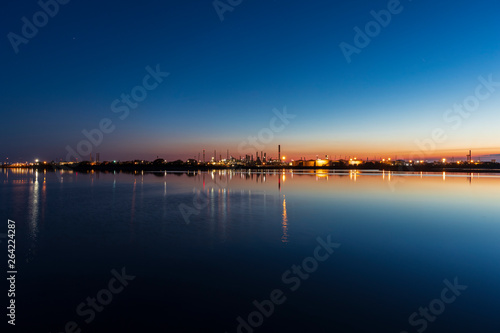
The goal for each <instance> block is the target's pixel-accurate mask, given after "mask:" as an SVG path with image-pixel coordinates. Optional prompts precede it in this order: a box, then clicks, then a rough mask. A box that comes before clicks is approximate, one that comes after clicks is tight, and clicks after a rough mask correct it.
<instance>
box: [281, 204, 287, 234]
mask: <svg viewBox="0 0 500 333" xmlns="http://www.w3.org/2000/svg"><path fill="white" fill-rule="evenodd" d="M282 216H283V222H282V224H281V225H282V228H283V236H282V237H281V241H282V242H283V243H288V216H287V214H286V198H285V195H283V215H282Z"/></svg>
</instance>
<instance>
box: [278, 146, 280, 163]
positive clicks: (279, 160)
mask: <svg viewBox="0 0 500 333" xmlns="http://www.w3.org/2000/svg"><path fill="white" fill-rule="evenodd" d="M278 160H279V161H280V162H281V145H278Z"/></svg>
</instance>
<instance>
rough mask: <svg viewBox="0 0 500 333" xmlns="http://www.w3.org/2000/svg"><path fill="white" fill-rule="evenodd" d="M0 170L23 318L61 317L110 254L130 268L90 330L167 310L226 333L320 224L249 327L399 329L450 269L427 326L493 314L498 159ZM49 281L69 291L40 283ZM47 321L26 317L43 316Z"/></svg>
mask: <svg viewBox="0 0 500 333" xmlns="http://www.w3.org/2000/svg"><path fill="white" fill-rule="evenodd" d="M0 184H1V185H2V186H1V187H0V194H1V199H2V200H0V211H2V212H5V214H6V217H7V218H10V219H13V220H15V221H16V228H17V229H16V233H17V235H16V236H17V237H18V238H17V239H18V242H19V243H18V244H19V248H18V249H17V251H18V252H16V255H18V256H19V258H23V259H24V258H27V260H23V261H24V262H23V264H25V267H22V271H23V272H29V274H28V273H26V274H23V275H22V276H21V275H20V279H24V280H22V281H20V282H22V286H23V290H24V291H25V293H24V295H25V296H23V295H22V294H20V296H19V298H20V299H19V300H20V303H22V304H25V305H24V306H25V308H23V311H24V312H25V313H29V314H30V315H32V316H34V317H36V320H35V319H34V320H30V321H29V323H44V321H47V319H46V318H51V320H50V321H51V325H56V326H61V327H62V326H63V325H64V323H65V322H67V320H68V317H67V316H66V315H65V316H60V317H56V318H54V320H52V319H53V315H52V314H54V313H55V314H57V313H65V314H66V312H64V311H65V309H67V308H68V307H72V308H73V309H74V307H75V305H76V304H79V303H80V302H82V297H84V296H86V295H88V294H89V292H93V293H94V294H95V291H97V290H100V288H103V283H104V282H106V281H108V280H109V271H110V269H112V268H116V267H122V265H123V266H126V267H127V272H129V269H130V272H131V274H134V275H135V274H137V280H134V281H133V287H131V288H130V289H127V291H126V295H125V292H124V297H123V298H121V295H120V300H118V298H117V299H116V307H115V303H113V307H109V308H106V311H104V312H103V313H102V314H99V316H100V317H99V318H102V319H99V320H96V322H94V323H92V325H94V326H92V327H88V331H92V332H99V331H100V330H98V329H95V328H96V327H98V325H99V323H98V322H101V323H102V322H106V321H107V320H108V318H121V320H120V322H123V323H125V325H126V324H128V320H129V318H144V317H148V318H150V320H151V321H155V320H156V319H158V320H161V321H162V323H163V324H164V323H165V318H166V317H165V316H166V314H165V309H169V311H168V316H169V317H168V323H169V324H170V323H174V324H173V325H177V326H182V327H183V331H185V332H224V331H228V332H229V331H231V332H234V331H236V329H234V327H235V326H236V325H237V324H236V320H235V318H238V316H246V315H245V314H248V313H251V311H254V310H255V307H254V306H253V303H252V302H253V300H256V299H257V300H264V297H268V295H269V291H271V290H275V289H276V288H280V290H283V291H285V290H287V291H288V289H287V288H288V287H289V286H288V285H283V283H282V282H283V281H282V280H281V277H282V274H283V272H286V271H287V270H290V269H291V267H293V266H292V265H300V263H303V262H306V261H305V258H308V257H310V258H312V257H311V256H314V255H315V254H314V252H313V251H314V249H315V247H316V246H317V244H318V243H317V238H318V237H321V238H322V239H326V238H325V237H327V236H328V235H331V238H332V242H339V243H342V247H341V249H340V250H339V251H338V253H336V254H335V256H332V259H328V260H326V261H324V262H321V263H318V264H319V265H320V266H319V267H318V270H317V271H314V272H311V273H310V274H311V277H310V279H308V280H307V281H306V280H305V279H304V280H302V281H301V282H302V283H303V285H304V287H301V289H300V292H298V293H287V294H286V297H287V299H288V300H287V303H286V304H285V305H282V306H281V307H280V308H279V311H278V308H276V313H275V315H274V316H272V317H271V318H266V320H268V321H266V324H265V325H266V326H265V328H264V327H262V332H285V331H286V332H288V331H290V332H294V331H296V332H327V331H331V329H332V323H335V325H336V326H335V327H341V328H342V329H339V331H340V332H400V331H401V329H404V328H405V327H407V326H408V316H409V315H410V314H411V313H412V312H414V311H416V309H418V307H419V306H424V305H425V304H429V303H428V302H429V300H431V299H433V298H435V297H437V296H439V294H436V292H439V288H441V285H442V281H443V280H444V279H449V280H450V281H453V278H454V277H455V276H458V280H459V281H460V282H461V283H464V284H467V285H469V286H470V288H469V289H467V290H466V292H464V296H463V298H462V297H461V298H460V300H459V301H457V302H455V303H453V304H450V306H449V307H448V304H447V305H446V315H445V316H442V317H440V318H439V320H436V321H435V322H433V323H432V330H433V331H435V332H452V331H453V332H475V331H478V330H477V329H474V328H475V327H467V329H464V327H463V326H464V322H463V321H462V322H460V320H461V319H462V317H466V316H460V314H462V313H465V314H470V313H473V314H474V319H477V320H478V321H476V322H475V323H474V324H477V322H481V324H484V323H487V324H491V327H495V329H496V328H497V325H498V324H497V319H496V318H497V313H496V312H498V311H497V309H498V306H497V304H498V299H500V288H499V287H498V279H499V278H500V267H499V266H498V253H499V252H500V242H499V241H498V240H499V239H500V223H498V202H499V199H500V175H498V174H480V175H479V174H477V173H475V174H465V173H464V174H455V173H450V172H446V173H445V172H440V173H422V172H417V173H399V172H378V171H359V170H336V171H326V170H321V171H317V172H314V171H312V170H293V171H283V170H276V171H268V172H249V171H235V170H221V171H213V172H212V171H211V172H192V171H191V172H158V173H147V172H146V173H143V172H137V173H130V174H125V173H122V172H113V173H97V172H94V173H77V172H73V173H72V172H69V171H67V170H61V171H59V172H58V171H56V172H46V173H45V172H44V173H43V174H42V172H36V171H33V170H3V171H2V172H0ZM181 205H184V206H185V207H186V210H185V211H184V214H185V215H187V216H188V218H189V220H188V221H189V222H190V223H187V222H186V220H185V219H184V216H183V213H182V212H181V210H180V207H181ZM16 243H17V242H16ZM321 253H324V252H321ZM26 261H27V262H26ZM308 274H309V273H308ZM83 277H84V278H83ZM103 281H104V282H103ZM94 282H95V283H94ZM92 283H94V284H93V285H92ZM89 284H90V285H89ZM41 286H47V290H42V289H43V287H41ZM61 286H65V287H67V289H63V290H66V291H67V292H61V293H58V292H53V290H57V288H60V287H61ZM42 291H43V292H44V294H43V296H40V293H41V292H42ZM71 292H73V295H72V296H71ZM160 292H161V294H163V295H165V296H164V297H158V295H159V294H160ZM47 295H50V297H49V298H50V299H51V300H52V299H53V301H52V303H51V304H50V306H47V301H48V298H47ZM68 295H70V296H68ZM127 297H129V300H130V299H133V300H144V302H142V301H141V302H136V301H131V302H129V303H127ZM121 302H123V303H121ZM425 302H427V303H425ZM136 303H141V304H137V305H136ZM144 304H148V305H150V306H148V307H144ZM125 308H127V309H130V310H128V311H127V310H124V309H125ZM113 309H119V310H116V311H118V313H113V312H112V311H114V310H113ZM478 309H480V310H481V311H477V310H478ZM191 310H193V311H191ZM120 311H124V312H123V313H122V312H120ZM111 313H113V314H111ZM193 313H195V314H196V316H197V317H196V318H198V316H202V318H201V319H200V320H196V321H194V320H192V318H193ZM106 316H109V317H106ZM214 318H215V319H214ZM220 318H222V319H220ZM447 318H448V319H447ZM30 319H31V318H30ZM111 321H112V320H110V322H111ZM26 322H28V321H26ZM53 322H56V324H53ZM113 323H114V322H113ZM353 323H355V326H353ZM141 324H143V323H141ZM155 324H156V322H155ZM337 324H338V325H337ZM495 325H496V326H495ZM46 326H47V327H45V326H44V327H36V329H28V330H24V331H26V332H50V331H54V327H48V326H49V325H46ZM448 326H449V327H448ZM207 327H208V328H207ZM297 327H298V328H297ZM311 327H314V329H311ZM231 329H232V330H231ZM107 331H113V330H107ZM114 331H118V330H116V329H115V330H114ZM121 331H126V329H125V330H121ZM259 331H260V330H259ZM480 331H481V332H486V331H492V332H493V331H494V330H480ZM429 332H430V330H429Z"/></svg>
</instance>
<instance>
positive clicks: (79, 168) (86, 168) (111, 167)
mask: <svg viewBox="0 0 500 333" xmlns="http://www.w3.org/2000/svg"><path fill="white" fill-rule="evenodd" d="M0 168H2V169H33V170H46V171H49V172H51V171H55V170H68V171H75V172H82V173H87V172H91V171H102V172H113V171H114V172H125V173H128V172H137V171H146V172H155V171H156V172H163V171H167V172H168V171H186V172H188V171H211V170H236V171H248V170H252V171H282V170H308V171H309V170H312V171H315V170H316V171H318V170H326V171H351V170H358V171H374V172H382V171H391V172H450V173H500V166H499V167H496V168H495V167H493V168H492V167H491V166H487V165H485V166H484V167H481V166H478V165H474V167H469V168H464V167H462V166H460V167H458V166H456V167H450V166H444V167H443V166H441V167H437V166H435V165H428V166H426V165H422V166H413V167H408V166H395V165H393V166H390V165H383V166H376V165H365V166H356V167H355V166H330V167H303V166H236V167H227V166H213V165H210V166H199V165H198V166H156V165H129V164H125V165H119V164H106V165H72V166H65V165H52V164H45V165H44V164H42V165H37V166H10V165H9V166H6V165H3V166H0Z"/></svg>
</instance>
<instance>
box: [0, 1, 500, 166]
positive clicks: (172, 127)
mask: <svg viewBox="0 0 500 333" xmlns="http://www.w3.org/2000/svg"><path fill="white" fill-rule="evenodd" d="M224 2H225V1H224ZM401 5H402V6H403V8H404V9H403V10H402V12H401V13H400V14H397V15H394V16H393V17H392V21H391V23H390V24H389V25H388V26H387V27H385V28H382V30H381V32H380V34H379V35H377V36H376V37H374V38H373V39H372V41H371V43H370V44H369V45H368V46H367V47H366V48H364V49H362V50H361V53H360V54H354V55H353V56H352V62H351V63H350V64H349V63H347V61H346V59H345V58H344V56H343V54H342V51H341V49H340V48H339V44H340V43H341V42H347V43H349V44H353V39H354V35H355V32H354V30H353V28H354V27H355V26H359V27H361V28H364V26H365V24H366V23H368V22H369V21H371V20H373V18H372V17H371V15H370V11H371V10H375V11H379V10H382V9H385V8H387V1H349V2H348V3H345V2H337V1H326V0H320V1H314V2H305V1H285V0H275V1H243V2H242V3H241V4H240V5H238V6H236V7H235V8H234V10H233V11H232V12H226V13H224V21H222V22H221V21H220V19H219V16H218V15H217V13H216V11H215V9H214V7H213V5H212V1H192V0H185V1H159V0H158V1H154V0H143V1H127V2H126V3H123V2H118V1H107V2H106V3H101V2H98V1H85V2H81V1H80V2H79V1H71V2H69V3H68V4H66V5H64V6H61V8H60V11H59V13H58V14H57V15H56V16H55V17H53V18H51V19H50V20H49V22H48V24H47V25H46V26H44V27H41V28H40V29H39V32H38V34H37V35H36V36H35V37H34V38H32V39H31V40H30V41H29V42H28V44H25V45H24V44H22V45H20V46H19V53H18V54H15V52H14V51H13V48H12V46H11V43H10V42H9V40H8V38H7V34H8V33H9V32H14V33H17V34H20V33H21V27H22V25H23V23H22V22H21V18H22V17H23V16H26V17H28V18H29V19H30V20H31V18H32V16H33V14H34V13H36V12H37V11H39V10H40V7H39V6H38V4H37V2H36V1H27V0H20V1H16V2H9V3H8V4H6V5H4V9H3V10H2V14H0V15H1V20H0V26H1V28H2V31H3V32H4V37H3V39H2V43H1V50H0V60H1V61H0V63H1V65H0V66H1V68H2V94H1V97H0V103H1V112H2V122H1V124H2V126H1V131H0V161H4V160H5V158H6V157H9V160H10V161H25V160H27V161H30V160H33V159H34V158H40V159H45V160H52V159H54V160H56V159H57V160H58V159H60V158H63V159H64V158H65V156H67V151H66V146H68V145H69V146H71V147H73V149H76V147H77V144H78V143H79V142H80V141H81V140H84V139H85V137H84V136H83V134H82V130H83V129H86V130H91V129H93V128H97V127H98V126H99V122H100V120H101V119H103V118H109V119H111V120H112V122H113V124H114V125H115V130H114V131H113V132H112V133H109V134H104V136H103V140H102V143H101V144H100V145H99V146H97V147H95V146H94V147H92V153H96V152H99V153H100V154H101V160H113V159H117V160H126V159H134V158H139V159H150V160H151V159H154V158H156V156H157V155H159V156H160V157H164V158H167V159H169V160H171V159H176V158H182V159H185V158H192V157H193V156H195V155H197V154H198V153H199V152H201V151H202V149H206V150H207V152H210V153H207V156H211V155H213V153H212V152H213V150H214V149H216V150H217V151H218V152H221V153H222V154H223V156H225V152H226V149H229V150H230V152H231V154H232V155H235V156H239V155H242V154H244V153H245V152H244V151H241V150H240V151H239V150H238V146H239V144H240V143H242V142H244V141H245V140H246V139H247V137H248V136H250V135H254V136H256V135H257V134H258V133H259V132H260V131H261V130H262V129H263V128H266V127H269V122H270V121H271V119H272V118H273V117H274V113H273V111H272V110H273V109H274V108H276V109H279V110H282V109H283V107H285V106H286V108H287V111H288V113H290V114H294V115H296V117H295V118H294V119H291V120H290V123H289V124H287V125H286V126H285V129H284V130H283V131H281V132H280V133H275V134H274V137H273V140H272V141H271V142H269V143H268V144H266V145H265V149H264V150H265V151H267V152H268V156H276V146H277V145H278V144H281V145H282V150H283V154H285V155H287V156H288V157H290V158H298V157H299V156H305V157H315V156H316V155H317V154H318V155H325V154H329V155H331V156H332V157H333V156H334V155H337V157H338V156H340V155H341V156H344V155H347V156H359V157H360V158H366V157H370V158H373V157H375V156H377V157H379V156H384V157H387V156H392V157H395V155H398V157H406V158H407V157H409V155H410V154H411V153H412V152H418V151H419V147H418V145H417V144H416V143H415V140H420V141H422V140H426V139H429V138H431V133H432V131H433V130H434V129H435V128H442V129H443V131H444V133H445V134H446V135H447V139H446V140H444V142H441V143H437V144H435V147H432V149H428V151H427V152H426V155H425V156H426V157H429V158H430V157H441V156H446V157H449V156H455V157H461V158H465V154H466V152H467V150H468V149H473V150H474V152H475V153H476V155H477V154H481V155H487V154H498V153H500V136H499V135H498V133H499V131H498V129H499V127H500V87H498V88H497V89H498V91H495V92H493V93H492V94H491V96H490V97H489V98H488V99H486V100H484V101H481V104H480V106H479V108H478V109H477V110H476V111H475V112H473V113H472V114H471V116H470V117H469V118H467V119H463V121H462V122H461V124H460V126H458V128H453V127H452V125H453V124H455V123H450V122H446V121H444V119H443V114H444V113H445V111H446V110H447V109H449V108H451V107H452V106H453V105H454V104H455V103H462V102H463V100H464V99H465V98H467V97H468V96H470V95H473V94H474V91H475V88H476V86H478V84H479V81H478V77H479V76H483V77H485V78H487V77H488V76H489V75H492V76H493V80H495V81H500V61H499V60H500V21H499V20H498V12H499V10H500V4H499V3H498V2H497V1H493V0H485V1H481V2H479V3H478V2H476V3H471V2H470V1H454V2H450V1H447V2H440V3H435V2H431V1H429V0H418V1H415V0H414V1H411V2H410V1H401ZM157 64H159V65H160V68H161V70H162V71H165V72H169V73H170V76H169V77H167V78H166V79H165V80H164V81H163V82H162V83H161V84H160V85H159V86H158V87H157V88H156V89H155V90H153V91H150V92H149V93H148V96H147V98H146V99H145V100H144V101H142V102H140V103H139V106H138V107H137V108H136V109H134V110H131V112H130V115H129V116H128V117H127V118H126V119H124V120H121V119H119V117H118V116H119V114H117V113H113V112H112V111H111V103H112V102H113V101H114V100H115V99H117V98H120V95H121V94H122V93H130V91H131V90H132V88H134V87H135V86H137V85H138V84H141V83H142V80H143V78H144V76H145V75H146V74H147V72H146V70H145V68H146V66H151V67H155V66H156V65H157ZM426 147H427V148H429V147H430V146H426ZM251 150H253V149H251ZM218 154H219V153H218ZM85 158H88V156H85Z"/></svg>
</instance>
